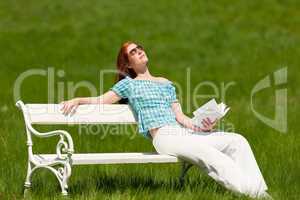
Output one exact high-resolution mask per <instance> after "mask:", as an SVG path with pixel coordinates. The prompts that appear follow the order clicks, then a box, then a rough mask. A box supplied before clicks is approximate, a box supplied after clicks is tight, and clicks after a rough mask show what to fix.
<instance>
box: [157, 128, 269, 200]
mask: <svg viewBox="0 0 300 200" xmlns="http://www.w3.org/2000/svg"><path fill="white" fill-rule="evenodd" d="M152 143H153V146H154V148H155V149H156V151H157V152H158V153H159V154H168V155H173V156H177V157H178V158H180V159H182V160H185V161H187V162H190V163H192V164H195V165H197V166H199V167H200V168H201V169H203V170H204V171H205V172H206V173H207V174H208V175H209V176H210V177H212V178H213V179H214V180H216V181H217V182H218V183H220V184H221V185H223V186H224V187H226V188H227V189H230V190H232V191H233V192H236V193H242V194H246V195H249V196H250V197H265V196H264V195H266V194H267V193H266V192H265V191H266V190H267V189H268V188H267V185H266V183H265V181H264V178H263V176H262V174H261V172H260V170H259V167H258V165H257V163H256V160H255V157H254V155H253V153H252V150H251V147H250V145H249V144H248V141H247V140H246V139H245V138H244V137H243V136H242V135H240V134H237V133H231V132H210V133H206V132H193V131H192V130H191V129H188V128H185V127H183V126H182V125H180V124H178V125H165V126H162V127H160V128H159V129H158V131H157V134H156V135H155V137H154V138H153V140H152ZM267 195H268V194H267Z"/></svg>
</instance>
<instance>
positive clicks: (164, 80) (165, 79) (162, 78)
mask: <svg viewBox="0 0 300 200" xmlns="http://www.w3.org/2000/svg"><path fill="white" fill-rule="evenodd" d="M157 80H158V81H160V82H169V79H167V78H164V77H161V76H160V77H157Z"/></svg>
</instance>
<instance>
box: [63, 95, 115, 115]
mask: <svg viewBox="0 0 300 200" xmlns="http://www.w3.org/2000/svg"><path fill="white" fill-rule="evenodd" d="M120 99H121V97H120V96H118V95H117V94H116V93H115V92H114V91H112V90H109V91H107V92H106V93H104V94H102V95H101V96H98V97H78V98H74V99H71V100H68V101H63V102H61V103H62V104H63V107H62V108H61V110H62V111H63V114H65V115H67V114H69V113H70V112H72V113H74V112H75V110H76V109H77V107H78V106H79V105H82V104H112V103H115V102H117V101H119V100H120Z"/></svg>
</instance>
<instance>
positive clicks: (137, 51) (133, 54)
mask: <svg viewBox="0 0 300 200" xmlns="http://www.w3.org/2000/svg"><path fill="white" fill-rule="evenodd" d="M127 55H128V60H129V65H130V66H131V67H135V66H142V65H146V64H147V63H148V57H147V55H146V53H145V51H144V49H143V47H142V46H140V45H137V44H134V43H132V44H130V45H129V46H128V47H127Z"/></svg>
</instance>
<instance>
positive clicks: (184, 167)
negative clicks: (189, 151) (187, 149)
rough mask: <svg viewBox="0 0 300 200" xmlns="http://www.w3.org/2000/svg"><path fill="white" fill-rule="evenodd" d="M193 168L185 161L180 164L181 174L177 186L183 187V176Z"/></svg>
mask: <svg viewBox="0 0 300 200" xmlns="http://www.w3.org/2000/svg"><path fill="white" fill-rule="evenodd" d="M192 166H193V164H191V163H188V162H186V161H183V162H182V166H181V174H180V177H179V184H180V186H181V187H182V186H183V185H184V176H185V175H186V173H187V171H188V170H189V169H190V168H191V167H192Z"/></svg>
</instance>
